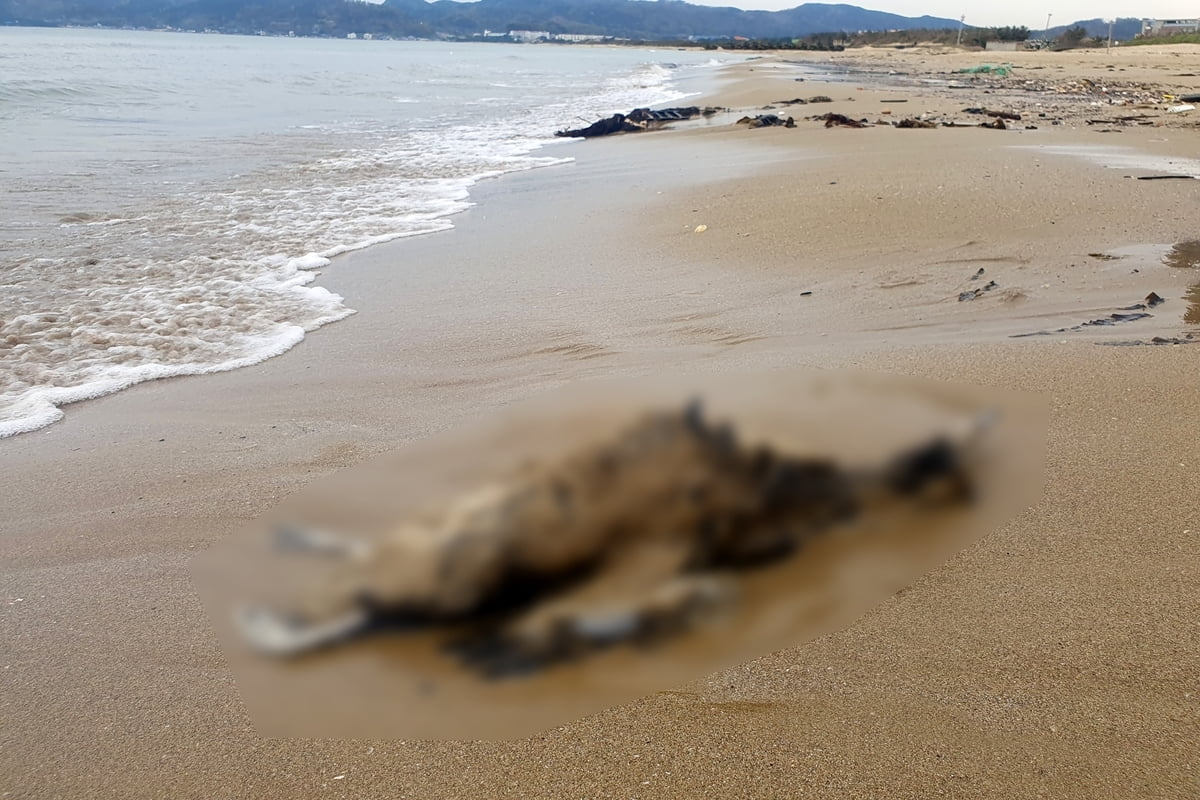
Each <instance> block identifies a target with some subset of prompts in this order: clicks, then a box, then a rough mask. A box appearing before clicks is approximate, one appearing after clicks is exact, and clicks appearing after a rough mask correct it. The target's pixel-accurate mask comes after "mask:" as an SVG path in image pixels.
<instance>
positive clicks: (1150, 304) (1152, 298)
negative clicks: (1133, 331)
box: [1117, 292, 1167, 311]
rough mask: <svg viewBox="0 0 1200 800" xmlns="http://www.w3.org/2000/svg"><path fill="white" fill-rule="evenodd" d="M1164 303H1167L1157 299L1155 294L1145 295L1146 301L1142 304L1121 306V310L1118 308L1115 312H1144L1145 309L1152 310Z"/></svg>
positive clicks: (1159, 298)
mask: <svg viewBox="0 0 1200 800" xmlns="http://www.w3.org/2000/svg"><path fill="white" fill-rule="evenodd" d="M1165 302H1167V301H1166V300H1164V299H1162V298H1161V297H1159V296H1158V293H1157V292H1151V293H1150V294H1148V295H1146V299H1145V300H1143V301H1142V302H1140V303H1134V304H1133V305H1131V306H1123V307H1121V308H1118V309H1117V310H1118V311H1145V310H1146V309H1147V308H1154V307H1155V306H1160V305H1162V304H1163V303H1165Z"/></svg>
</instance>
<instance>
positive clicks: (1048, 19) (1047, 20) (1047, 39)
mask: <svg viewBox="0 0 1200 800" xmlns="http://www.w3.org/2000/svg"><path fill="white" fill-rule="evenodd" d="M1053 16H1054V15H1053V14H1047V15H1046V32H1045V33H1044V34H1042V36H1043V38H1044V39H1045V40H1046V41H1047V42H1048V41H1050V18H1051V17H1053Z"/></svg>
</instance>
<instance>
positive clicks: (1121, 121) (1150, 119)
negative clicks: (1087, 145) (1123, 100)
mask: <svg viewBox="0 0 1200 800" xmlns="http://www.w3.org/2000/svg"><path fill="white" fill-rule="evenodd" d="M1155 119H1157V117H1154V116H1151V115H1150V114H1134V115H1132V116H1123V117H1111V118H1109V119H1103V118H1101V119H1089V120H1087V124H1088V125H1128V124H1129V123H1130V122H1134V123H1137V124H1138V125H1153V124H1154V120H1155Z"/></svg>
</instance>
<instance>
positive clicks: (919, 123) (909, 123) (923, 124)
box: [896, 118, 938, 128]
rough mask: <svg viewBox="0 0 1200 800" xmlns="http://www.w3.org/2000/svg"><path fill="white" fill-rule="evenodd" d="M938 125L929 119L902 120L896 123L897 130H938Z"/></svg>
mask: <svg viewBox="0 0 1200 800" xmlns="http://www.w3.org/2000/svg"><path fill="white" fill-rule="evenodd" d="M937 126H938V125H937V123H936V122H934V121H933V120H928V119H912V118H909V119H902V120H900V121H899V122H897V123H896V127H897V128H936V127H937Z"/></svg>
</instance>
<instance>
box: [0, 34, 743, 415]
mask: <svg viewBox="0 0 1200 800" xmlns="http://www.w3.org/2000/svg"><path fill="white" fill-rule="evenodd" d="M731 58H732V56H731ZM717 63H719V61H718V60H717V59H714V58H713V55H712V54H711V53H703V52H684V51H673V50H667V51H653V50H640V49H634V48H622V47H579V46H549V45H544V46H530V45H505V44H483V43H478V44H476V43H453V44H452V43H442V42H398V41H363V40H357V41H346V40H332V39H285V38H267V37H239V36H218V35H202V34H180V33H154V32H136V31H102V30H68V29H21V28H0V437H3V436H8V435H12V434H16V433H22V432H26V431H31V430H35V429H37V428H40V427H43V426H45V425H48V424H50V423H52V422H54V421H55V420H57V419H59V418H60V417H61V416H62V410H61V408H60V407H61V406H63V405H64V404H67V403H70V402H73V401H77V400H82V399H86V398H90V397H96V396H99V395H102V394H106V393H110V392H114V391H117V390H120V389H123V388H125V387H127V386H131V385H133V384H135V383H139V382H141V381H146V380H150V379H154V378H161V377H167V376H173V375H195V374H200V373H208V372H217V371H222V370H228V369H233V368H236V367H241V366H246V365H250V364H254V363H257V362H260V361H262V360H264V359H266V358H269V357H271V356H275V355H278V354H280V353H283V352H284V351H286V350H288V349H289V348H291V347H293V346H294V345H295V344H296V343H297V342H299V341H300V340H301V339H303V337H304V336H305V334H306V333H307V332H309V331H312V330H314V329H316V328H318V327H320V326H322V325H325V324H327V323H330V322H334V321H336V320H339V319H342V318H344V317H346V316H347V315H349V314H352V313H353V309H352V308H351V307H350V305H348V304H347V302H346V301H345V300H344V299H343V298H342V297H339V296H338V295H336V294H333V293H331V292H329V291H327V290H325V289H323V288H321V286H320V280H319V275H318V273H316V272H314V270H320V269H322V268H325V267H329V266H330V259H331V258H332V257H333V256H335V255H337V254H339V253H344V252H347V251H349V250H353V249H356V248H362V247H366V246H369V245H371V244H375V243H380V242H386V241H389V240H392V239H397V238H400V237H404V236H413V235H417V234H425V233H433V232H436V231H439V230H443V229H446V228H449V227H451V226H452V224H453V222H452V219H451V216H452V215H453V214H455V213H456V212H459V211H462V210H463V209H465V208H467V207H468V206H469V205H470V189H471V186H472V185H473V184H474V183H476V182H477V181H479V180H481V179H484V178H489V177H494V176H499V175H502V174H504V173H508V172H513V171H517V170H527V169H533V168H537V167H548V166H552V165H555V164H560V163H563V162H564V161H568V160H570V158H569V154H568V151H569V148H567V147H563V146H561V145H559V144H557V143H559V142H563V141H564V140H555V139H554V138H553V132H554V131H555V130H558V129H561V128H565V127H582V126H583V125H584V124H587V123H590V122H592V121H594V120H595V119H596V118H599V117H601V116H607V115H610V114H612V113H614V112H617V111H628V110H629V109H631V108H634V107H638V106H647V105H655V104H662V103H668V102H671V101H675V100H679V99H681V98H682V97H683V96H684V94H683V92H682V91H681V90H680V81H681V80H684V79H686V78H687V77H688V76H690V75H697V74H700V73H702V72H703V71H704V70H706V69H711V67H713V66H715V65H716V64H717ZM334 268H336V267H334ZM428 268H430V269H442V268H451V267H445V266H441V265H428Z"/></svg>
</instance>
